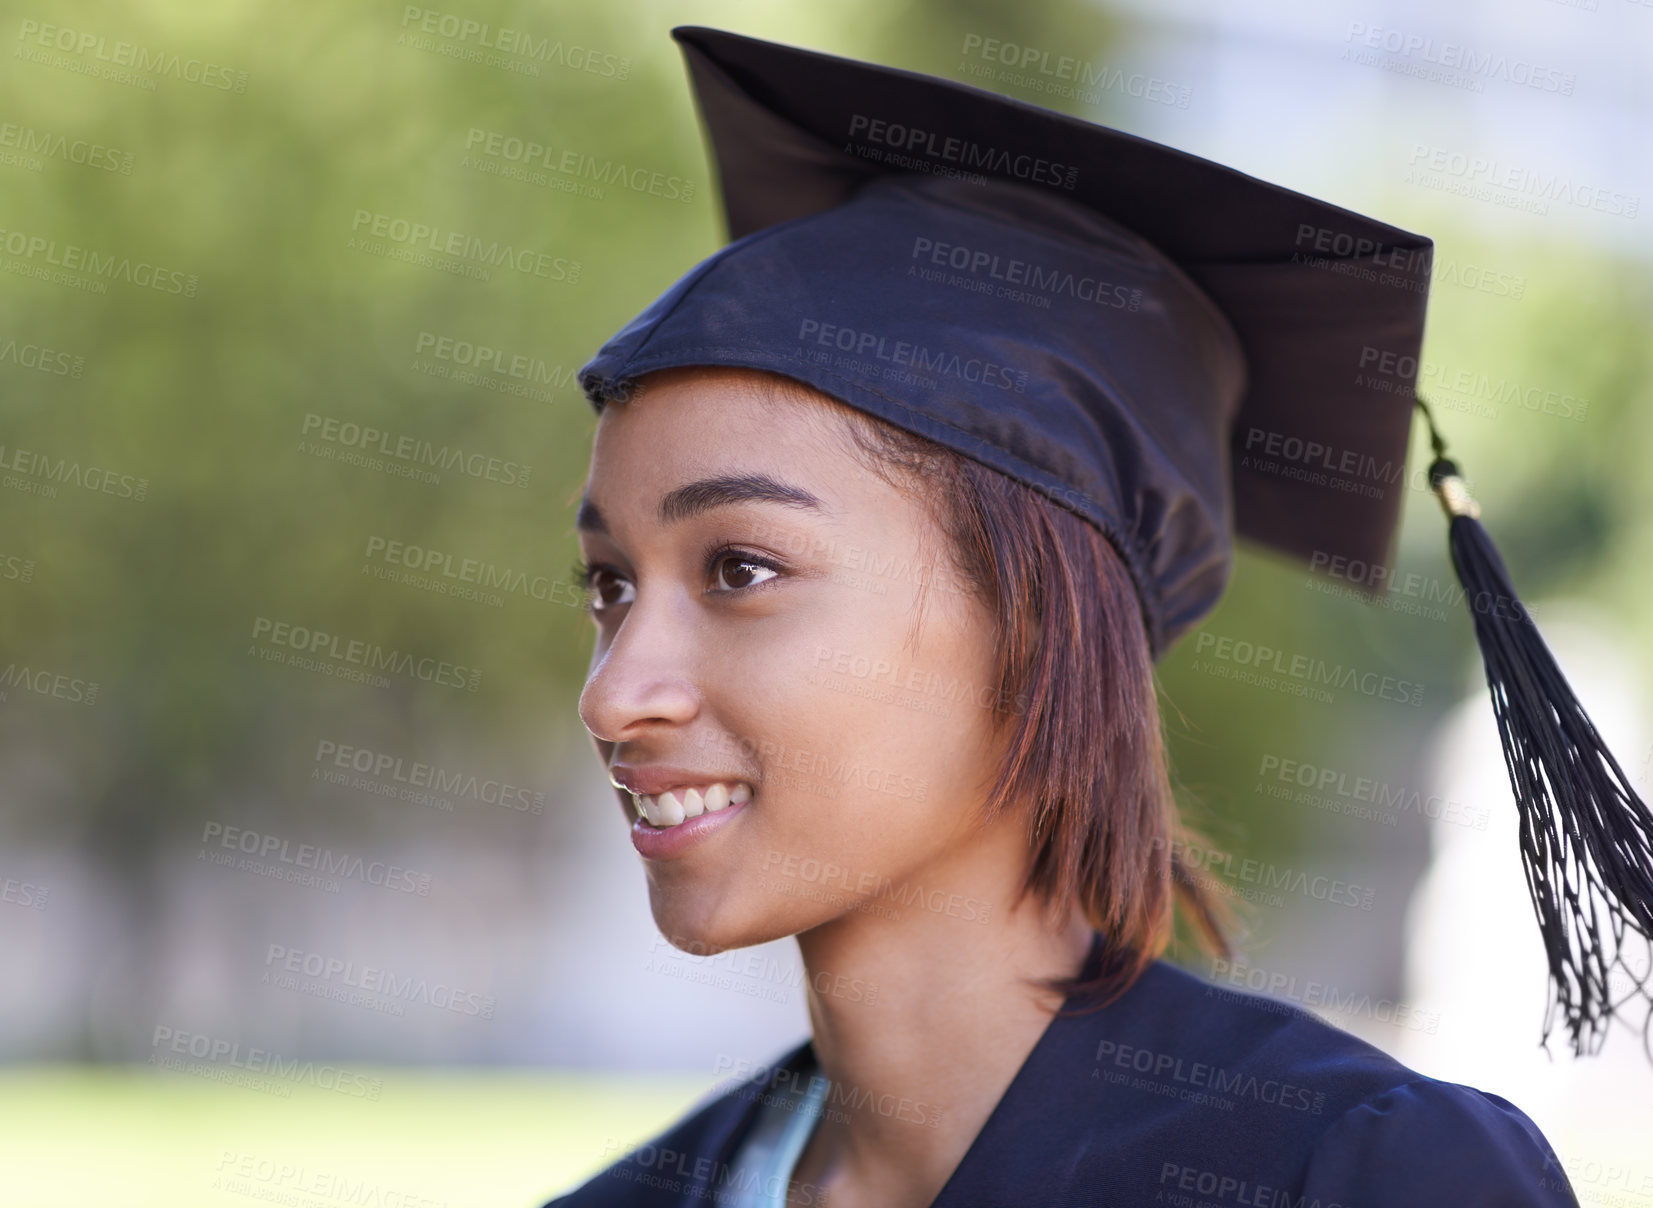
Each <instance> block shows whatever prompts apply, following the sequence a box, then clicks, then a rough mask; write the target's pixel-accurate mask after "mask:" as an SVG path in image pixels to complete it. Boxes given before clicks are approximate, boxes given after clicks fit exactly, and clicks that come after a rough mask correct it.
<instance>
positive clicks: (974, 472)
mask: <svg viewBox="0 0 1653 1208" xmlns="http://www.w3.org/2000/svg"><path fill="white" fill-rule="evenodd" d="M771 380H772V382H773V383H775V384H776V385H777V388H778V389H779V390H780V391H781V392H783V393H784V394H788V395H791V396H793V397H802V396H805V395H807V397H809V398H811V399H814V400H816V401H820V400H821V399H822V397H823V396H821V395H819V394H816V393H815V392H814V391H813V390H810V389H808V388H807V387H803V386H801V385H800V384H799V383H797V382H795V381H793V380H792V379H790V378H784V377H779V376H778V375H776V376H775V377H773V378H772V379H771ZM828 401H830V402H833V403H834V404H835V410H836V411H837V412H838V413H839V415H840V418H841V419H842V421H843V423H844V426H845V428H846V430H847V432H848V434H849V436H850V437H851V442H852V451H853V452H857V453H859V454H860V455H861V456H860V460H862V461H863V463H864V464H866V465H867V466H868V468H869V469H871V470H872V471H874V472H875V473H878V474H879V475H880V476H881V477H883V478H884V479H885V480H886V481H888V482H890V483H891V485H896V486H902V487H904V489H907V490H909V491H916V492H917V493H918V494H919V495H920V496H921V497H923V498H924V499H925V501H926V502H927V503H928V504H929V505H930V507H931V510H932V515H933V516H934V518H935V520H936V522H937V524H938V526H939V527H940V529H941V531H942V532H943V533H944V534H945V536H946V539H947V541H948V544H949V547H950V548H949V552H950V554H951V555H952V560H953V562H954V564H955V567H956V569H957V571H958V573H959V576H960V578H961V580H962V582H963V584H966V585H969V587H970V588H971V590H972V591H973V594H975V595H977V596H978V597H979V598H980V599H981V600H982V601H983V602H984V603H985V604H986V605H988V607H989V608H990V610H991V611H992V613H993V617H994V623H995V637H996V646H997V651H998V656H997V668H996V671H997V677H998V684H997V690H998V691H997V699H998V700H999V701H1001V702H1004V701H1014V702H1017V707H1016V708H1014V709H998V710H995V723H994V724H995V726H996V727H998V728H999V730H1000V732H1001V733H1002V732H1003V728H1004V726H1005V725H1006V724H1007V723H1009V722H1011V720H1012V719H1014V721H1013V729H1012V730H1011V731H1010V733H1009V734H1008V735H1007V738H1008V745H1007V748H1006V755H1005V759H1004V762H1003V764H1002V765H1001V767H1000V769H999V775H998V777H997V780H996V781H995V783H994V785H993V788H992V789H991V791H990V792H989V794H988V798H987V802H986V805H985V808H984V813H983V819H984V821H993V820H996V819H998V818H1000V817H1002V816H1004V815H1005V814H1006V813H1007V812H1009V811H1011V810H1014V809H1016V808H1017V807H1018V805H1019V804H1020V803H1024V802H1025V803H1028V804H1027V807H1026V808H1027V810H1028V819H1027V823H1028V835H1029V842H1030V846H1031V847H1032V850H1033V857H1032V859H1031V861H1030V862H1029V864H1028V870H1027V875H1026V877H1025V879H1024V880H1023V883H1022V887H1021V889H1020V891H1019V892H1018V894H1017V897H1016V901H1017V903H1018V904H1019V903H1020V902H1021V901H1022V900H1024V899H1025V898H1026V896H1027V895H1028V893H1030V892H1032V893H1035V894H1036V895H1037V896H1038V897H1039V899H1040V900H1041V901H1042V902H1043V903H1044V905H1045V907H1046V910H1047V917H1048V918H1049V921H1050V922H1051V924H1052V926H1057V925H1059V924H1060V923H1061V921H1062V919H1063V918H1064V917H1065V916H1066V914H1067V912H1068V910H1069V908H1070V905H1071V904H1072V903H1073V902H1075V901H1077V902H1078V903H1079V904H1080V906H1081V908H1082V909H1083V911H1084V914H1085V917H1086V919H1087V920H1088V921H1089V923H1090V925H1091V926H1092V928H1094V929H1095V930H1097V931H1099V932H1100V933H1101V935H1102V943H1103V953H1102V957H1103V959H1102V964H1101V968H1100V971H1099V972H1098V973H1097V974H1096V976H1095V977H1093V978H1092V979H1090V980H1088V981H1086V980H1083V979H1082V978H1079V977H1073V978H1057V979H1050V980H1042V981H1040V982H1039V983H1038V984H1040V985H1043V986H1045V987H1046V988H1048V989H1050V990H1051V991H1053V992H1056V993H1059V994H1061V995H1063V997H1064V998H1066V997H1067V996H1069V995H1076V996H1079V997H1080V998H1083V999H1085V1000H1087V1003H1086V1005H1085V1006H1084V1007H1082V1008H1076V1009H1078V1010H1087V1011H1088V1010H1095V1009H1097V1008H1099V1007H1101V1006H1105V1005H1106V1004H1107V1003H1108V1002H1111V1001H1113V1000H1114V999H1116V998H1118V997H1119V996H1120V995H1121V994H1123V993H1124V992H1125V991H1126V990H1128V989H1129V988H1130V987H1131V985H1132V984H1133V983H1134V982H1135V981H1136V979H1137V978H1138V977H1139V976H1141V974H1142V972H1143V971H1144V970H1145V969H1146V968H1147V967H1148V966H1149V965H1150V964H1151V963H1152V962H1153V961H1154V960H1155V959H1156V958H1157V957H1159V956H1160V955H1161V954H1163V953H1164V951H1165V950H1166V948H1167V947H1168V946H1169V944H1170V942H1171V939H1172V935H1173V932H1174V929H1175V923H1176V917H1175V911H1176V907H1178V906H1180V907H1181V909H1182V912H1183V916H1184V919H1185V921H1186V923H1187V924H1189V926H1190V930H1191V932H1192V936H1193V939H1194V940H1195V942H1196V943H1197V944H1198V946H1199V947H1200V948H1202V949H1203V950H1205V951H1206V952H1207V953H1209V954H1212V955H1217V956H1221V957H1224V958H1227V957H1228V956H1230V955H1231V950H1230V946H1229V942H1228V938H1227V937H1228V933H1229V930H1230V928H1231V926H1232V925H1233V922H1234V915H1233V913H1232V912H1231V911H1230V910H1229V909H1228V907H1227V904H1226V903H1225V902H1224V901H1222V900H1221V899H1219V898H1218V897H1217V896H1216V895H1215V894H1214V893H1213V892H1212V889H1211V888H1210V887H1211V885H1212V884H1213V882H1212V881H1211V879H1210V878H1208V877H1206V876H1204V875H1202V874H1200V873H1199V872H1198V870H1197V869H1195V868H1193V867H1191V866H1190V865H1189V864H1188V863H1187V861H1186V859H1185V853H1186V852H1187V851H1188V850H1189V846H1190V843H1194V844H1196V845H1197V846H1199V847H1203V846H1205V845H1204V843H1203V841H1202V840H1200V839H1199V837H1198V836H1197V835H1196V834H1194V832H1193V831H1191V830H1190V829H1189V828H1188V827H1186V826H1185V825H1184V824H1183V822H1182V820H1181V818H1180V816H1179V813H1178V809H1177V803H1176V798H1175V796H1174V794H1173V792H1172V788H1171V780H1170V772H1169V767H1168V762H1167V757H1166V749H1165V740H1164V734H1163V729H1162V725H1163V723H1162V719H1161V716H1160V711H1159V703H1158V700H1157V697H1156V693H1155V681H1154V671H1153V660H1152V657H1151V654H1150V650H1149V644H1148V634H1147V629H1146V627H1145V625H1144V622H1143V617H1142V612H1141V603H1140V600H1139V598H1138V595H1137V592H1136V588H1135V586H1134V585H1133V583H1132V582H1131V578H1130V575H1129V573H1128V572H1127V571H1126V569H1125V565H1124V562H1123V561H1122V559H1121V558H1120V556H1119V554H1118V553H1117V552H1116V551H1115V549H1114V548H1113V546H1112V545H1111V544H1110V543H1109V541H1108V539H1107V538H1106V537H1105V536H1104V535H1103V534H1102V532H1101V531H1100V530H1099V529H1097V528H1096V527H1095V526H1094V525H1092V524H1090V523H1089V522H1088V521H1086V520H1084V519H1082V518H1081V517H1080V516H1078V515H1077V514H1076V513H1074V512H1072V511H1069V510H1068V509H1067V508H1065V507H1062V506H1060V505H1059V504H1057V503H1055V502H1053V501H1052V500H1050V499H1049V498H1047V497H1045V496H1044V495H1042V494H1040V493H1039V492H1038V491H1036V490H1034V489H1033V488H1031V487H1029V486H1026V485H1024V484H1022V483H1020V482H1018V481H1016V480H1014V479H1012V478H1010V477H1008V476H1006V475H1004V474H1002V473H1000V472H999V471H997V470H994V469H992V468H990V467H988V466H986V465H984V464H982V463H981V462H978V461H975V460H974V459H972V458H969V457H966V456H964V455H963V454H960V453H957V452H955V451H953V450H952V449H949V448H946V447H944V446H942V445H939V444H937V443H935V442H934V441H931V440H928V439H926V438H924V437H922V436H918V435H916V434H914V433H910V432H908V431H906V430H905V429H902V428H897V427H895V426H894V425H892V424H889V423H887V422H885V421H883V420H880V419H878V418H876V417H874V416H870V415H868V414H866V413H864V412H861V411H857V410H855V409H854V408H851V407H848V406H845V405H843V404H841V403H837V401H836V400H828ZM898 480H905V481H904V483H903V482H901V481H898Z"/></svg>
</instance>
